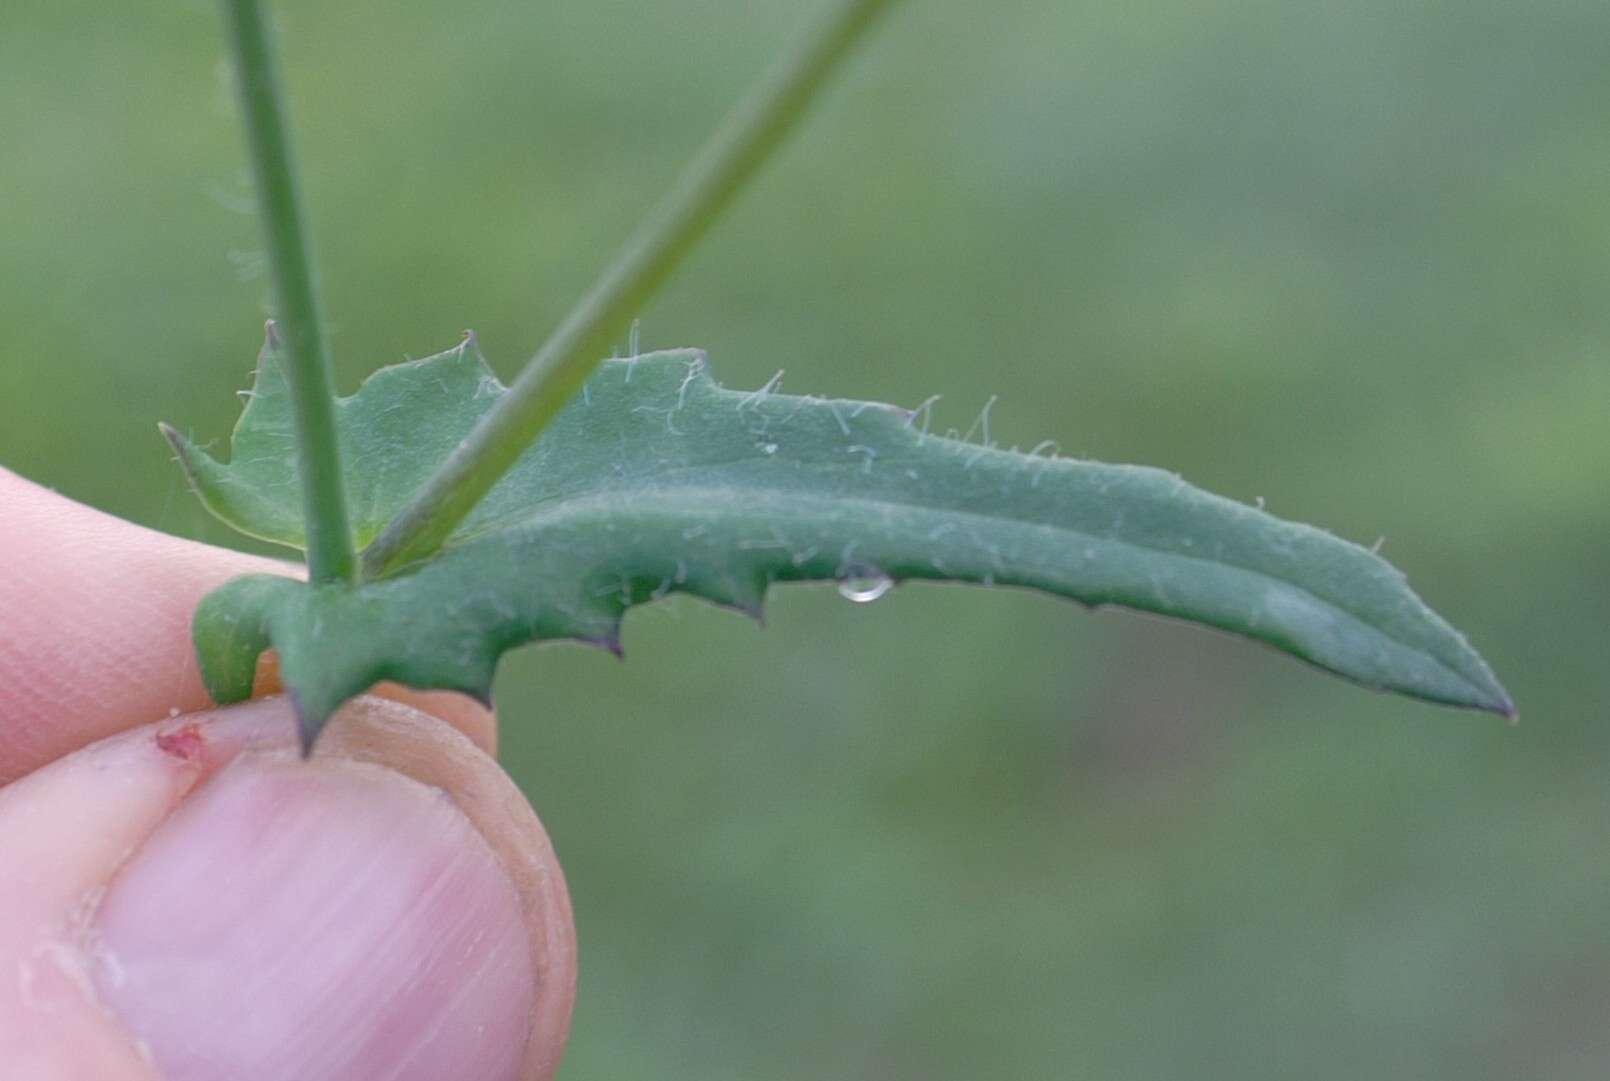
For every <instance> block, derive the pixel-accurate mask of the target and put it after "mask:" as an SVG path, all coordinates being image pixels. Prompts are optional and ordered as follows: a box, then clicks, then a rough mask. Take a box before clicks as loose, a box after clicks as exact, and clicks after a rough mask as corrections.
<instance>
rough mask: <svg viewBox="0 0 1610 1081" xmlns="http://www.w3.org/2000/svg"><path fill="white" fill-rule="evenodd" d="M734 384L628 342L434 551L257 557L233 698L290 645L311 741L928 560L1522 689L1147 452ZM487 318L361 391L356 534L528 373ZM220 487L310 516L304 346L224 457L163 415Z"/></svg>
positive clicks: (269, 376) (1501, 702) (194, 471)
mask: <svg viewBox="0 0 1610 1081" xmlns="http://www.w3.org/2000/svg"><path fill="white" fill-rule="evenodd" d="M776 382H777V380H775V379H774V380H773V381H772V382H771V383H769V384H767V385H766V386H765V387H762V388H760V389H759V390H754V391H748V392H744V391H732V390H726V389H724V388H722V387H720V386H719V385H718V384H716V383H715V382H714V381H713V380H712V379H711V378H710V376H709V374H708V373H707V370H706V366H705V361H704V357H703V355H702V354H700V353H698V352H695V351H690V350H681V351H672V352H663V353H654V354H649V355H646V356H642V357H637V358H634V359H629V360H611V361H606V362H605V363H604V364H603V365H602V366H601V367H600V368H599V370H598V371H597V373H596V374H595V375H594V376H593V378H592V379H591V381H590V382H589V383H588V384H587V386H586V389H585V390H584V392H583V393H582V395H580V396H579V397H577V398H576V399H575V400H574V401H572V402H571V403H570V404H569V405H567V406H566V407H565V409H564V410H563V411H561V413H560V414H559V415H558V416H557V417H556V418H555V420H554V422H553V423H552V424H551V425H550V426H549V428H548V429H547V430H546V431H545V432H544V433H543V435H542V437H541V438H540V439H539V440H538V441H537V442H536V443H535V444H534V445H533V446H532V447H531V448H530V449H529V450H528V451H527V452H526V453H525V455H524V456H523V457H522V458H521V459H520V460H519V462H518V463H517V464H516V466H515V467H514V468H513V469H512V470H511V471H510V472H509V473H508V474H507V475H506V476H505V477H504V478H503V479H502V480H501V481H500V482H499V483H498V485H497V486H496V487H495V488H494V489H493V490H492V492H491V493H490V494H489V495H488V496H487V498H486V499H485V500H484V501H483V502H482V503H481V505H480V506H478V507H477V508H476V510H475V512H474V513H473V514H472V515H471V516H470V517H469V518H467V519H466V520H465V521H464V523H463V524H462V525H461V526H460V527H459V529H458V530H457V532H455V533H454V534H453V535H452V536H451V537H450V538H449V540H448V542H447V544H446V545H445V546H444V547H443V548H442V550H441V551H439V552H438V553H437V554H436V555H435V556H434V557H432V558H431V559H429V560H427V561H424V562H423V563H418V564H414V565H412V566H409V567H406V568H404V569H403V570H402V571H401V572H400V573H397V574H395V575H393V576H391V577H388V578H385V579H381V580H377V581H369V582H363V583H359V584H358V585H355V586H346V585H326V586H310V585H306V584H304V583H302V582H299V581H295V580H293V579H290V578H278V577H272V576H263V575H258V576H250V577H245V578H240V579H236V580H235V581H232V582H229V583H227V584H226V585H224V586H222V587H221V588H219V589H218V590H216V591H215V592H214V593H212V594H211V595H209V596H208V597H207V598H206V599H205V600H204V601H203V602H202V604H201V606H200V608H199V609H198V610H197V612H196V617H195V623H194V633H195V639H196V645H197V650H198V653H199V656H200V660H201V667H202V673H203V675H204V677H205V679H206V682H207V686H208V688H209V689H210V690H211V692H212V694H213V696H214V697H215V698H216V699H218V700H219V701H220V702H227V701H234V700H239V699H241V698H244V697H246V696H247V695H248V694H249V693H250V691H251V679H252V672H253V668H254V663H255V660H256V658H257V655H258V654H259V653H260V652H261V651H262V650H264V649H265V648H268V647H269V646H273V647H274V648H275V649H276V650H277V651H278V652H279V656H280V667H281V672H282V674H283V677H284V679H285V681H286V684H287V686H288V687H290V688H291V691H292V693H293V694H294V695H295V696H296V699H297V704H298V711H299V715H300V717H301V723H302V726H303V734H304V738H305V739H306V740H307V741H309V742H311V740H312V739H313V738H314V737H315V736H316V735H317V733H318V731H319V729H320V728H321V726H322V725H323V723H324V721H325V720H326V719H327V717H328V716H329V714H330V713H331V712H332V711H333V710H334V709H335V708H336V706H338V705H339V704H340V703H341V702H342V701H343V700H344V699H346V698H348V697H350V696H352V695H355V694H358V693H361V692H362V691H364V690H365V689H366V688H368V687H369V686H370V685H371V684H373V683H374V682H376V681H378V680H382V679H390V680H396V681H398V682H401V683H406V684H409V685H411V686H414V687H421V688H451V689H457V690H461V691H466V692H468V693H470V694H474V695H477V696H479V697H481V698H483V699H484V698H486V697H487V696H488V695H489V693H490V688H491V684H492V676H493V671H494V669H495V667H496V664H497V659H498V657H499V656H500V655H501V654H502V652H503V651H504V650H506V649H509V648H511V647H513V646H516V645H519V644H521V643H524V642H528V641H532V640H535V639H548V638H570V639H579V640H581V641H586V642H594V643H598V644H602V645H605V646H608V647H610V648H612V649H617V650H618V649H619V633H620V621H621V616H622V614H623V613H624V611H625V610H626V609H627V608H628V607H630V606H631V605H634V604H642V603H645V602H647V601H651V600H654V599H657V598H659V597H662V596H664V595H665V594H667V593H671V592H685V593H692V594H695V595H697V596H700V597H704V598H706V599H708V600H711V601H714V602H716V603H718V604H722V605H727V606H729V607H732V608H736V609H739V610H742V611H745V612H748V613H750V614H752V615H755V616H758V615H759V614H760V611H761V603H762V599H763V597H764V595H765V592H766V589H767V588H768V586H769V585H770V584H771V583H772V582H778V581H807V580H838V581H839V582H841V583H844V585H843V587H842V588H844V589H845V590H846V591H847V593H849V594H850V595H854V596H863V597H870V596H873V595H875V594H878V593H881V592H882V591H883V590H884V589H885V588H887V586H888V585H889V584H892V583H896V582H901V581H906V580H909V579H919V578H920V579H939V580H953V581H967V582H979V583H983V584H986V585H989V584H994V585H1013V586H1027V587H1030V588H1034V589H1039V590H1043V591H1046V592H1049V593H1054V594H1058V595H1060V596H1064V597H1070V598H1072V599H1074V600H1078V601H1082V602H1084V603H1085V604H1089V605H1099V604H1120V605H1124V606H1127V607H1130V608H1137V609H1143V610H1145V611H1150V612H1157V613H1161V614H1164V615H1170V616H1177V617H1180V618H1183V619H1189V620H1194V621H1196V622H1199V623H1205V624H1209V625H1211V626H1215V627H1220V628H1223V629H1225V630H1229V631H1233V632H1236V633H1238V634H1243V635H1246V636H1248V637H1251V638H1256V639H1259V640H1261V641H1264V642H1267V643H1269V644H1271V645H1273V646H1276V647H1278V648H1280V649H1283V650H1285V651H1287V652H1289V653H1292V654H1295V655H1296V656H1298V657H1301V658H1303V659H1305V660H1307V661H1310V662H1312V663H1313V664H1316V665H1318V666H1320V667H1321V668H1325V669H1328V670H1330V671H1332V672H1335V673H1337V674H1339V675H1342V676H1345V677H1347V678H1349V679H1352V680H1355V681H1357V682H1359V683H1362V684H1364V685H1366V686H1369V687H1374V688H1379V689H1383V690H1390V691H1397V692H1401V693H1404V694H1408V695H1413V696H1415V697H1419V698H1424V699H1428V700H1431V701H1435V702H1443V703H1449V704H1452V705H1457V706H1469V707H1475V708H1479V709H1487V710H1493V711H1496V712H1499V713H1505V714H1509V713H1511V712H1512V707H1511V704H1510V700H1509V698H1508V696H1507V695H1506V694H1505V693H1504V690H1503V688H1502V687H1500V686H1499V684H1498V682H1497V681H1496V680H1495V679H1494V677H1493V675H1492V673H1491V671H1489V669H1488V668H1487V666H1486V664H1484V663H1483V662H1482V660H1481V658H1480V657H1479V656H1477V654H1476V653H1475V652H1474V651H1473V650H1472V649H1471V648H1470V646H1469V645H1467V644H1466V642H1465V640H1464V638H1463V637H1461V636H1460V634H1459V633H1458V632H1457V631H1455V630H1454V629H1453V628H1452V627H1450V626H1449V625H1448V624H1447V623H1445V622H1444V621H1443V620H1442V619H1441V618H1440V617H1438V616H1437V615H1436V614H1435V613H1434V612H1432V611H1431V610H1430V609H1428V608H1427V607H1426V606H1425V605H1424V604H1423V603H1421V601H1420V600H1419V598H1418V597H1416V596H1415V594H1414V593H1413V592H1412V591H1411V590H1410V589H1409V588H1408V585H1407V584H1406V583H1405V581H1404V578H1403V576H1402V575H1401V574H1400V573H1399V572H1398V571H1396V570H1395V569H1393V568H1392V567H1391V566H1390V565H1389V564H1387V563H1386V562H1385V561H1384V560H1382V559H1380V558H1379V557H1378V556H1376V555H1374V554H1373V553H1371V552H1369V551H1367V550H1365V549H1364V548H1361V547H1358V546H1357V545H1354V544H1351V543H1349V542H1347V541H1344V540H1341V539H1339V538H1337V537H1335V536H1332V535H1331V534H1329V533H1326V532H1324V531H1323V530H1319V529H1315V528H1312V527H1310V526H1304V525H1297V524H1293V523H1289V522H1284V521H1281V520H1280V519H1277V518H1274V517H1272V516H1271V515H1268V514H1266V513H1264V512H1263V511H1262V510H1259V509H1256V508H1253V507H1250V506H1246V505H1245V504H1241V503H1237V502H1233V501H1231V500H1228V499H1223V498H1220V497H1218V496H1214V495H1210V494H1208V493H1206V492H1203V491H1201V490H1199V489H1197V488H1193V487H1191V486H1190V485H1189V484H1187V483H1185V482H1184V481H1183V480H1181V479H1180V478H1179V477H1178V476H1175V475H1174V474H1172V473H1167V472H1163V471H1162V470H1158V469H1151V468H1145V467H1139V466H1121V465H1104V464H1101V463H1096V462H1087V461H1078V460H1072V459H1066V458H1057V457H1053V456H1046V455H1041V454H1021V453H1017V452H1016V451H1007V450H1001V449H998V448H995V447H993V446H988V445H981V444H978V443H973V442H970V441H966V440H958V439H953V438H941V437H939V436H937V435H933V434H929V433H928V431H927V415H926V410H924V411H921V412H918V413H913V412H911V411H908V410H905V409H900V408H897V407H895V406H890V405H882V404H878V403H871V402H855V401H842V400H832V399H824V398H816V397H799V396H795V395H787V394H781V393H778V392H777V389H776ZM503 393H504V388H503V386H502V385H501V384H500V383H499V382H498V381H497V379H496V378H495V377H494V376H493V374H492V373H491V372H490V370H488V369H487V367H486V365H485V363H484V362H483V361H482V360H481V358H480V355H479V353H478V352H477V351H476V348H475V343H474V339H473V338H471V337H468V336H466V338H465V340H464V342H463V343H461V344H460V345H459V346H458V347H456V348H454V349H451V350H448V351H447V352H445V353H441V354H439V355H437V356H433V357H430V358H427V359H425V360H419V361H412V362H409V363H405V364H399V365H396V366H393V367H388V368H383V369H381V370H380V371H378V372H376V373H375V374H374V375H372V376H370V378H369V379H368V380H367V381H366V382H365V383H364V385H363V386H362V387H361V388H360V389H359V390H358V392H357V393H356V394H354V395H352V396H351V397H349V398H344V399H340V400H339V401H338V402H337V405H336V415H337V423H338V429H339V433H340V441H341V446H342V451H343V455H344V460H345V462H346V470H347V475H346V485H347V491H348V493H349V498H350V502H351V512H352V522H353V529H354V531H355V534H356V536H355V538H354V540H355V543H356V544H358V545H362V544H364V543H366V542H367V541H368V540H369V539H371V538H372V537H373V536H374V535H375V533H376V532H378V530H379V529H380V527H381V526H382V525H383V524H384V523H385V521H386V520H387V518H388V517H389V516H390V515H391V514H392V512H394V511H395V510H396V509H397V508H398V507H399V506H401V505H402V504H403V502H404V501H405V500H406V499H407V497H408V496H409V495H410V494H411V492H412V491H413V489H414V487H415V486H417V485H418V484H419V482H420V481H422V480H423V479H424V477H425V476H426V475H427V474H428V473H429V472H430V471H431V469H432V468H433V467H434V466H435V465H436V464H437V463H438V462H439V461H440V460H441V459H442V458H443V457H444V456H445V455H446V454H447V453H448V451H450V450H451V449H452V447H454V446H455V445H456V444H457V442H458V441H459V440H460V439H462V438H463V436H464V435H465V433H466V432H468V431H469V429H470V427H471V425H472V424H473V423H474V422H475V420H476V419H477V418H478V417H479V416H480V415H481V414H482V413H484V412H485V411H486V410H487V408H488V407H489V406H490V405H491V403H492V402H493V401H495V400H496V399H497V398H498V397H499V396H500V395H501V394H503ZM164 431H165V432H166V433H167V434H168V436H169V438H170V440H171V441H172V443H173V445H174V447H175V449H176V450H177V451H178V453H179V458H180V461H181V463H182V464H183V466H184V468H185V469H186V471H187V472H188V474H189V475H190V478H191V481H192V483H193V485H194V487H195V489H196V491H197V492H198V493H199V494H200V496H201V498H202V500H203V501H204V502H205V503H206V505H207V506H208V508H209V509H211V510H212V511H213V512H214V513H216V514H217V515H218V516H219V517H221V518H223V519H224V520H225V521H226V522H228V523H230V524H231V525H233V526H235V527H236V528H238V529H240V530H241V531H243V532H246V533H249V534H251V535H253V536H256V537H262V538H266V539H269V540H273V541H279V542H281V543H285V544H289V545H293V546H294V545H299V544H300V543H301V540H302V528H301V512H300V506H301V504H300V501H299V500H300V497H299V494H298V488H297V483H296V474H295V458H294V455H293V446H292V430H291V416H290V410H289V401H288V397H287V392H286V387H285V382H284V377H283V374H282V372H281V369H280V366H279V359H278V357H276V356H275V355H274V354H273V352H272V350H268V351H265V353H264V355H263V356H262V358H261V360H260V363H259V367H258V372H257V380H256V385H255V387H254V388H253V390H252V392H251V394H250V399H249V402H248V404H247V407H246V410H245V412H244V414H243V415H242V417H241V419H240V423H239V424H238V425H237V427H236V429H235V434H234V442H233V449H232V455H231V460H230V461H229V463H228V464H224V463H221V462H219V461H217V460H215V459H214V458H213V457H211V456H210V455H208V454H207V453H205V452H203V451H202V450H200V449H199V448H197V447H196V446H195V445H194V444H192V443H191V442H190V441H189V440H187V439H185V438H183V437H182V436H179V435H178V434H177V433H175V432H173V431H172V430H171V429H164Z"/></svg>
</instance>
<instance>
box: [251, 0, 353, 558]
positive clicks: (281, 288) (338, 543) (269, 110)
mask: <svg viewBox="0 0 1610 1081" xmlns="http://www.w3.org/2000/svg"><path fill="white" fill-rule="evenodd" d="M224 16H225V18H224V21H225V23H226V27H227V33H228V37H229V45H230V49H231V51H232V52H233V54H234V59H235V67H236V71H237V74H238V77H239V81H240V101H241V110H242V112H243V113H244V115H245V119H246V139H247V143H248V144H249V146H250V149H251V159H252V172H253V176H254V178H255V180H256V187H257V204H258V208H259V209H260V211H261V212H262V216H263V230H264V233H265V236H266V239H267V241H268V251H269V257H270V263H271V264H272V267H273V276H274V295H275V298H276V299H277V300H278V309H279V326H278V338H279V340H280V348H281V350H282V352H283V355H284V357H285V376H286V382H287V383H288V384H289V386H290V392H291V400H292V405H293V415H294V418H295V427H296V469H297V475H298V477H299V478H300V479H301V484H302V514H303V518H304V519H305V521H306V528H307V566H308V577H309V578H310V579H311V580H312V581H314V582H347V581H351V580H352V579H353V578H354V577H355V574H356V570H357V561H356V558H355V556H354V554H353V550H352V530H351V527H350V525H349V524H348V519H347V497H346V487H345V484H344V483H343V480H342V476H341V453H340V446H339V444H338V442H337V438H336V427H335V407H334V404H333V403H334V397H335V387H334V382H333V380H332V379H331V376H330V361H329V358H328V356H327V355H326V352H325V341H324V331H323V327H322V325H321V324H320V322H319V307H318V302H317V300H316V298H315V297H314V294H313V271H312V267H311V265H310V263H309V259H308V250H307V230H306V228H305V227H304V225H303V222H302V212H301V207H300V204H299V200H298V198H297V190H296V181H295V179H294V169H293V167H292V166H293V163H292V159H291V146H290V139H289V137H288V136H287V134H286V131H285V106H284V99H283V96H282V95H281V93H280V87H279V77H278V73H277V71H276V68H275V61H274V53H273V45H272V42H271V41H270V37H269V29H268V26H267V21H266V20H265V18H264V17H263V12H262V9H261V7H260V6H259V4H258V3H257V0H224ZM275 337H276V334H275V331H274V329H273V328H272V327H271V328H270V333H269V343H268V347H269V348H274V346H275Z"/></svg>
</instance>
